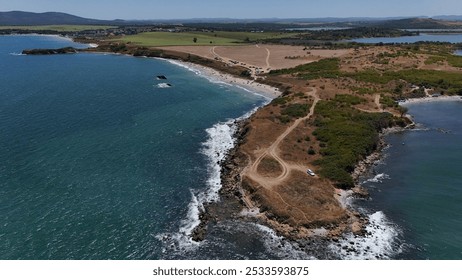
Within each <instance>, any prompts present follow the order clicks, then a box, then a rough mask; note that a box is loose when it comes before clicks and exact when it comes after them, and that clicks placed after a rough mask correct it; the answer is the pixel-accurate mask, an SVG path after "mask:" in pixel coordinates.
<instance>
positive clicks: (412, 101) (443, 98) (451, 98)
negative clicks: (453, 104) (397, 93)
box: [399, 95, 462, 106]
mask: <svg viewBox="0 0 462 280" xmlns="http://www.w3.org/2000/svg"><path fill="white" fill-rule="evenodd" d="M437 101H441V102H443V101H462V96H444V95H443V96H438V97H431V96H427V97H423V98H410V99H406V100H405V101H403V102H400V103H399V105H404V106H405V105H408V104H416V103H427V102H437Z"/></svg>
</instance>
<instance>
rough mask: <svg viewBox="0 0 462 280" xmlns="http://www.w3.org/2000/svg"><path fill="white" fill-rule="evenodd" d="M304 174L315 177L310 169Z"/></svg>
mask: <svg viewBox="0 0 462 280" xmlns="http://www.w3.org/2000/svg"><path fill="white" fill-rule="evenodd" d="M306 173H308V174H309V175H311V176H316V174H314V172H313V170H311V169H308V170H307V171H306Z"/></svg>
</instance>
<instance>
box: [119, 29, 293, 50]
mask: <svg viewBox="0 0 462 280" xmlns="http://www.w3.org/2000/svg"><path fill="white" fill-rule="evenodd" d="M291 35H293V34H288V33H279V32H225V31H223V32H221V31H219V32H146V33H140V34H137V35H130V36H125V37H123V38H122V39H119V40H122V41H124V42H131V43H134V44H137V45H140V46H145V47H162V46H207V45H214V46H232V45H241V44H245V43H250V42H255V41H259V40H265V39H272V38H284V37H289V36H291Z"/></svg>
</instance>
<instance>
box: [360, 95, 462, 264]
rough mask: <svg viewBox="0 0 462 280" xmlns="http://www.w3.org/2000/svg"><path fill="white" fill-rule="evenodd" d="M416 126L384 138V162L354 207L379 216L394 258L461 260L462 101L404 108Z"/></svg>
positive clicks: (365, 181)
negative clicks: (366, 194) (380, 213)
mask: <svg viewBox="0 0 462 280" xmlns="http://www.w3.org/2000/svg"><path fill="white" fill-rule="evenodd" d="M405 106H406V107H408V108H409V114H410V115H412V117H413V119H414V121H415V122H416V123H417V127H416V128H415V129H411V130H404V131H401V132H397V133H390V134H388V135H387V136H386V137H385V141H386V143H387V144H388V145H389V146H388V148H386V149H385V150H384V151H383V156H384V157H383V159H382V160H380V161H378V162H377V163H376V164H375V165H374V166H373V167H372V168H371V169H370V173H369V175H366V176H365V177H362V179H361V182H362V185H363V186H365V187H366V188H367V190H368V191H369V193H370V199H369V200H362V201H356V202H354V203H353V204H354V205H355V206H356V207H359V208H363V209H367V211H374V210H376V211H379V210H380V211H383V213H384V215H386V217H387V219H388V222H389V227H390V228H392V229H393V230H394V231H395V232H396V234H397V237H396V239H395V241H394V244H393V246H394V247H395V248H397V250H398V251H399V254H397V255H396V256H395V257H396V258H398V259H401V258H403V259H433V260H439V259H460V258H462V255H461V254H462V253H461V251H460V247H459V245H460V244H461V242H462V240H461V239H460V234H459V233H460V231H461V230H462V223H461V220H462V217H461V215H460V213H462V209H461V205H460V201H459V200H458V198H459V197H460V196H461V195H462V189H461V188H460V186H462V177H461V175H460V172H459V171H460V168H461V166H462V160H461V158H462V149H461V146H460V143H461V142H462V132H461V130H460V129H461V127H462V122H461V119H462V116H461V112H462V110H461V109H462V101H461V100H460V98H459V100H457V99H456V98H453V99H452V100H451V99H447V100H445V99H444V98H442V99H440V100H438V99H433V100H429V101H425V100H423V101H421V100H415V101H413V102H411V103H407V104H405Z"/></svg>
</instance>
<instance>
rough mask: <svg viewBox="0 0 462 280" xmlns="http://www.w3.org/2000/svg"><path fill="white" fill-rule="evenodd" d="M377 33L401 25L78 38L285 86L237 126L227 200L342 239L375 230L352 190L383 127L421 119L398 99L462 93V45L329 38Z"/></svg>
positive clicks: (276, 222)
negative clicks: (352, 202) (352, 199)
mask: <svg viewBox="0 0 462 280" xmlns="http://www.w3.org/2000/svg"><path fill="white" fill-rule="evenodd" d="M371 30H375V32H377V36H383V35H384V34H390V36H392V35H396V34H397V33H396V32H399V31H396V30H389V29H384V30H380V31H377V30H376V29H367V28H366V29H359V31H358V30H346V31H343V33H342V32H341V31H337V30H336V31H335V32H334V31H333V32H331V33H329V32H327V31H322V32H321V33H319V34H320V35H322V37H319V38H316V34H314V33H313V32H312V31H310V32H306V33H300V32H261V33H255V32H250V31H245V32H243V31H232V32H231V31H221V30H215V29H213V28H212V27H211V26H210V25H208V26H207V30H205V31H204V30H203V29H202V30H201V31H198V30H197V28H193V29H184V28H183V27H182V28H177V27H175V30H174V32H173V31H171V32H170V31H169V32H166V31H165V30H158V31H155V32H151V31H152V29H150V30H149V31H150V32H139V33H137V34H135V35H126V34H123V35H114V34H112V35H110V36H109V35H108V36H105V37H102V38H95V37H85V38H82V37H79V38H76V39H77V40H81V41H84V42H93V43H96V44H97V45H98V47H96V48H91V49H88V50H81V51H92V52H113V53H121V54H130V55H134V56H140V57H141V56H143V57H158V58H166V59H176V60H180V61H184V62H188V63H194V64H198V65H202V66H205V67H209V68H213V69H215V70H218V71H221V72H222V73H224V74H226V75H231V76H232V77H233V78H232V79H241V80H242V81H243V82H242V83H243V84H246V83H247V84H249V83H258V84H264V85H267V86H272V87H276V88H278V90H279V91H280V92H281V94H280V96H278V97H276V98H274V99H273V100H272V101H271V102H270V103H269V104H268V105H266V106H264V107H262V108H260V109H259V110H258V111H257V112H256V113H255V114H253V115H252V116H251V117H250V118H249V119H247V120H244V121H242V122H241V123H239V130H238V132H237V134H236V138H237V139H238V140H237V143H236V146H235V148H234V149H233V150H232V151H231V152H230V154H229V155H228V158H227V160H226V161H224V162H222V182H223V188H222V190H221V193H222V195H223V199H225V200H226V201H228V202H229V203H231V204H232V205H233V207H234V206H235V205H239V207H240V209H235V208H233V212H234V214H237V213H239V212H241V210H242V209H247V210H248V211H247V212H250V213H252V215H253V217H252V218H255V219H258V220H259V221H260V222H262V223H264V224H266V225H269V226H270V227H271V228H273V229H275V230H276V231H277V232H278V233H279V234H281V235H283V236H286V237H289V238H293V239H304V238H310V237H313V236H319V237H321V238H329V239H335V238H338V237H340V236H341V235H342V234H344V233H347V232H352V233H354V234H357V235H361V234H366V232H365V225H366V224H367V223H368V221H367V218H366V217H365V216H363V215H361V213H359V212H358V211H356V210H355V209H352V208H351V207H350V206H349V205H348V204H347V203H346V198H347V197H348V196H351V195H356V196H363V197H364V196H367V193H366V192H365V190H363V189H362V188H361V187H360V186H359V185H358V184H357V183H358V181H357V179H358V176H360V174H361V172H363V171H364V170H365V169H367V164H368V163H370V161H371V160H370V159H369V160H368V157H369V156H371V155H373V154H374V153H376V152H380V149H381V148H382V147H383V142H382V141H381V133H382V132H383V131H384V130H385V129H388V128H391V127H406V126H408V125H409V124H411V121H410V120H409V119H408V118H407V117H406V109H405V108H403V107H401V106H399V104H398V101H400V100H405V99H408V98H415V97H417V98H420V97H431V96H432V95H434V96H439V95H441V94H442V95H459V94H462V82H461V80H460V75H461V74H462V57H458V56H455V55H453V52H454V51H455V46H454V45H451V44H433V43H424V42H421V43H417V44H412V45H383V44H377V45H359V44H356V43H345V42H337V43H332V42H331V39H332V38H333V37H341V38H342V39H343V38H348V35H349V34H355V35H357V32H363V33H367V34H370V32H371ZM178 34H180V35H181V36H178ZM319 34H318V35H319ZM339 34H340V35H339ZM327 42H330V43H327ZM26 53H27V52H26ZM36 53H37V54H39V53H40V54H42V53H45V54H59V53H62V52H60V51H38V50H35V51H32V52H31V54H36ZM66 53H67V51H66ZM224 74H223V75H224ZM365 160H366V161H365ZM231 200H233V201H234V202H230V201H231ZM212 204H213V203H212ZM216 209H217V205H206V207H205V210H204V211H203V213H201V215H200V216H201V218H202V223H201V225H200V226H199V227H198V228H196V230H195V231H194V232H193V236H192V238H193V239H194V240H202V239H204V238H206V228H207V222H208V221H210V220H211V219H215V218H217V216H218V215H220V214H219V212H220V211H217V210H216Z"/></svg>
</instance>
